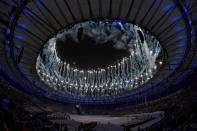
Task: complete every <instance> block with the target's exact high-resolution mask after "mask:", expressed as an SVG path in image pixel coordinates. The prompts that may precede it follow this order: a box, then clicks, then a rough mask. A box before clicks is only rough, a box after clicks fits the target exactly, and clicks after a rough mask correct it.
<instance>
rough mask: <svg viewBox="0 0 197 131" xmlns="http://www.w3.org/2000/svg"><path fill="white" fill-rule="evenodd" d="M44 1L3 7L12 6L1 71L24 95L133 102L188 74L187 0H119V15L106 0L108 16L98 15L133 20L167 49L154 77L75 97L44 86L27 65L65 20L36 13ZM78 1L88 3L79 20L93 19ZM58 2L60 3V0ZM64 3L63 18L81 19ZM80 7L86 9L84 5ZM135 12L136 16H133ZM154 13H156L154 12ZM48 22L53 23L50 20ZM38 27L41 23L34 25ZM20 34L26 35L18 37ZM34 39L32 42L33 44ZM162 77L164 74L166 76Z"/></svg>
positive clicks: (190, 27)
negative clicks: (128, 87)
mask: <svg viewBox="0 0 197 131" xmlns="http://www.w3.org/2000/svg"><path fill="white" fill-rule="evenodd" d="M110 1H111V0H110ZM61 2H63V1H61ZM129 2H130V3H129ZM149 2H150V1H149ZM48 3H50V2H42V1H41V0H35V1H28V0H27V1H24V2H21V3H16V2H14V3H12V4H10V5H11V6H10V8H11V9H10V8H9V10H10V11H11V10H12V13H11V15H10V16H9V20H8V21H9V24H8V25H7V26H6V29H5V30H6V31H5V36H6V38H5V41H4V47H3V49H4V53H5V54H4V57H5V58H6V59H4V61H5V62H4V63H5V64H4V63H3V64H2V67H1V71H3V72H4V74H5V75H7V76H9V79H11V80H12V81H13V82H14V83H15V84H18V85H19V87H20V89H22V90H24V91H26V92H27V93H29V94H33V95H36V96H37V97H43V96H44V98H49V99H52V100H56V101H61V102H62V101H64V102H71V103H73V102H79V103H84V104H100V103H104V104H109V103H113V102H114V101H116V102H130V103H136V102H137V101H138V100H139V99H141V97H140V98H139V94H140V96H143V97H144V96H146V97H148V98H150V99H155V98H157V97H156V96H157V95H155V96H154V95H152V94H157V93H158V92H160V93H161V92H162V93H164V94H165V93H166V92H167V91H168V89H170V87H171V85H174V84H175V81H178V80H180V79H181V77H180V76H182V75H183V76H184V75H185V73H188V72H187V71H186V70H185V69H186V67H188V66H190V65H192V62H193V61H192V60H193V58H194V53H195V51H196V44H195V42H196V38H195V35H194V34H196V25H195V23H194V22H193V17H192V12H191V10H192V8H190V6H189V5H190V4H188V3H189V2H188V3H185V2H183V1H176V0H171V1H170V4H169V3H168V2H166V1H159V3H157V1H154V0H153V1H151V2H150V4H148V3H146V2H144V3H143V2H142V1H141V2H139V1H134V0H133V1H126V3H124V2H123V3H122V4H120V9H123V8H122V7H121V5H122V6H125V10H123V11H122V14H126V15H124V16H123V15H122V14H121V13H119V14H117V15H116V16H113V15H114V14H113V13H112V12H116V11H117V9H115V8H114V7H112V4H114V3H113V2H112V1H111V2H110V4H109V5H110V6H109V15H106V14H108V13H106V14H105V12H104V11H103V12H101V13H100V14H101V16H100V17H107V18H117V16H118V18H122V19H126V20H127V21H131V22H130V23H136V25H139V26H140V27H142V28H143V29H146V30H149V31H150V32H153V34H155V36H156V37H157V38H158V39H159V41H160V44H161V45H162V46H163V47H164V48H165V49H166V51H167V52H168V59H166V60H165V61H164V64H163V66H162V68H161V69H159V71H158V73H157V74H156V75H155V77H153V78H152V79H151V80H150V81H149V82H148V83H146V84H145V85H143V86H142V87H141V88H139V89H135V90H132V91H130V92H128V93H123V94H120V95H118V96H112V97H110V96H107V97H106V96H101V97H91V96H90V97H80V96H75V95H72V94H67V93H65V92H61V91H55V90H53V89H51V88H48V86H46V84H44V83H43V82H42V81H40V79H39V77H38V76H37V75H36V70H35V69H32V65H33V67H34V68H35V61H36V58H37V56H38V53H39V51H40V49H41V48H42V44H43V43H45V42H46V41H47V40H48V39H49V38H52V37H53V36H54V35H55V34H57V32H58V31H59V30H60V29H62V27H65V25H62V23H59V20H57V19H53V20H52V19H50V20H49V21H47V20H48V18H49V16H50V17H52V18H54V15H53V13H52V14H51V12H50V13H49V12H48V13H47V14H46V16H44V17H43V14H42V13H44V12H45V11H46V10H47V9H48V8H47V7H50V6H51V5H50V4H48ZM71 3H72V2H71ZM191 3H192V2H191ZM45 4H46V5H45ZM83 4H84V5H88V7H89V8H87V9H89V12H90V15H89V16H88V15H87V14H85V13H84V14H83V15H82V16H83V17H82V20H83V19H86V20H87V19H90V18H99V16H96V15H95V14H93V13H92V12H93V11H92V7H91V4H90V2H89V0H88V2H87V3H83ZM79 5H80V4H79ZM98 5H99V4H98ZM144 5H146V7H147V8H143V10H144V11H145V12H141V10H140V9H141V8H142V7H143V6H144ZM53 6H54V5H53ZM59 6H61V4H60V3H59ZM66 6H67V9H68V10H67V11H69V12H70V15H69V16H71V17H68V18H71V19H73V21H74V22H75V21H81V18H79V17H78V16H77V15H76V14H77V13H76V12H75V13H73V12H72V10H71V7H69V6H71V5H70V4H69V3H66ZM102 6H103V5H102ZM132 6H136V7H138V8H132ZM99 7H101V5H99ZM79 9H80V8H79ZM107 9H108V8H107ZM126 9H128V10H126ZM134 9H136V10H134ZM160 9H161V10H160ZM39 10H40V12H39ZM83 10H86V8H84V9H83ZM112 10H113V11H112ZM54 11H55V10H54ZM119 11H120V10H119ZM38 12H39V13H38ZM106 12H108V11H106ZM123 12H124V13H123ZM140 12H141V15H142V17H140V16H138V14H139V13H140ZM155 12H157V13H155ZM158 12H159V13H160V15H157V14H158ZM57 14H60V13H57ZM78 14H80V13H78ZM41 16H42V17H41ZM47 17H48V18H47ZM57 17H58V16H57ZM57 17H55V18H57ZM46 21H47V22H46ZM54 21H55V22H54ZM73 21H72V20H71V21H70V22H68V23H69V24H73ZM24 22H25V23H28V25H29V26H30V25H31V26H30V27H27V26H25V24H23V23H24ZM30 23H31V24H30ZM32 23H33V25H32ZM50 23H55V24H52V25H51V24H50ZM41 26H42V28H39V27H41ZM58 26H59V27H58ZM57 27H58V28H57ZM35 28H36V29H37V30H36V29H35ZM30 29H31V30H30ZM54 30H55V31H54ZM18 34H20V35H18ZM21 36H23V37H21ZM24 37H28V38H27V39H25V40H24ZM24 41H25V42H24ZM32 41H33V42H32ZM35 42H36V43H38V44H35ZM39 43H40V44H39ZM18 49H19V50H20V49H24V53H23V55H22V58H21V59H20V61H18V59H16V56H18V55H17V54H18ZM168 78H170V80H169V79H168ZM178 78H179V79H178ZM172 83H173V84H172ZM162 93H161V94H162ZM153 96H154V97H153ZM159 96H160V95H158V97H159ZM138 102H139V101H138Z"/></svg>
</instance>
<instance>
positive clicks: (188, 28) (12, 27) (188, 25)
mask: <svg viewBox="0 0 197 131" xmlns="http://www.w3.org/2000/svg"><path fill="white" fill-rule="evenodd" d="M175 3H176V5H177V6H178V7H179V8H180V9H181V12H182V13H183V14H184V15H183V16H184V19H185V23H186V25H187V30H188V32H191V28H190V26H191V20H189V19H188V14H187V12H186V11H185V10H184V8H186V7H184V6H183V5H181V4H180V3H179V2H177V1H175ZM24 6H25V4H24ZM19 12H20V9H19ZM10 18H11V19H10V24H9V27H8V29H10V33H9V34H7V38H6V39H7V40H6V43H7V44H6V45H8V47H9V46H10V51H11V52H10V53H11V56H12V59H13V62H15V63H14V64H15V66H16V68H18V65H17V63H16V61H15V59H14V54H13V49H12V47H13V45H12V39H13V34H12V33H13V30H14V28H15V26H16V21H17V17H14V19H13V17H12V16H11V17H10ZM13 20H14V21H13ZM10 34H11V35H10ZM8 43H9V44H8ZM188 44H191V34H190V33H188ZM187 50H189V49H188V48H187ZM5 53H6V52H5ZM185 53H186V54H185V56H187V52H185ZM8 56H9V54H8ZM184 58H185V59H186V57H184ZM183 61H184V59H183ZM183 61H182V62H181V63H183ZM12 64H13V63H12ZM180 65H182V64H180ZM180 65H179V66H180ZM18 70H19V71H20V69H19V68H18ZM174 72H175V71H174ZM20 73H21V75H22V74H23V72H22V71H20ZM22 76H23V77H24V78H25V79H26V80H27V81H28V78H26V77H25V76H24V75H22ZM29 82H30V81H29ZM21 84H22V83H21ZM23 87H24V86H23ZM140 92H142V90H141V91H140ZM136 93H137V92H136ZM134 94H135V93H134ZM128 95H131V94H128ZM79 99H80V98H79ZM104 100H106V99H104ZM81 102H82V103H83V100H82V101H81ZM90 102H91V101H90ZM94 102H96V101H94ZM92 104H94V103H92Z"/></svg>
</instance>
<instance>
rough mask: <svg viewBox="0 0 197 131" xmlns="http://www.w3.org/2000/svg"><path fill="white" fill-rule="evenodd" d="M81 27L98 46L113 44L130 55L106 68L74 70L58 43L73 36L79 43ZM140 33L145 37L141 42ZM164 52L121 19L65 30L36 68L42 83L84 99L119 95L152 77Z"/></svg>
mask: <svg viewBox="0 0 197 131" xmlns="http://www.w3.org/2000/svg"><path fill="white" fill-rule="evenodd" d="M80 28H83V29H84V30H85V31H84V35H87V36H89V37H90V38H94V39H95V41H97V42H96V43H98V44H104V43H106V42H108V41H112V42H113V43H114V45H113V46H114V48H117V49H121V50H123V49H124V50H128V51H129V52H130V55H129V56H128V57H124V58H122V60H121V61H117V62H116V63H114V65H108V67H106V68H98V69H92V70H81V69H78V68H77V67H72V66H71V65H70V64H69V63H67V62H65V61H62V60H61V58H59V56H58V53H57V52H58V51H57V48H56V41H57V39H66V38H70V37H71V38H73V40H74V41H76V42H79V40H78V38H77V33H78V30H79V29H80ZM109 32H110V34H109ZM139 32H142V34H143V37H144V38H141V39H140V34H139ZM161 51H162V49H161V46H160V44H159V41H158V40H156V38H155V37H154V36H152V35H150V34H148V32H147V33H145V32H144V31H143V30H142V29H141V28H139V27H137V26H134V25H132V24H129V23H123V24H122V22H121V20H119V21H109V20H105V21H98V22H96V21H88V22H83V23H79V24H76V25H74V26H73V27H71V28H69V29H67V28H66V29H65V30H64V31H63V33H59V34H58V35H57V36H55V37H53V38H51V39H50V40H49V41H48V42H47V43H46V44H45V45H44V48H43V50H42V51H41V52H42V53H40V55H39V56H38V58H37V63H36V69H37V72H38V75H39V77H40V78H41V79H42V81H43V82H45V83H46V84H47V85H48V86H50V87H52V88H54V89H56V90H58V89H60V90H62V91H66V92H68V93H71V94H73V95H81V96H88V95H89V96H103V95H105V96H110V95H118V94H119V93H123V92H124V91H129V90H132V89H133V88H137V87H139V86H140V85H143V84H145V83H146V82H147V81H148V80H150V79H151V78H152V76H153V75H154V73H155V72H156V70H157V63H160V65H161V64H162V61H161V60H160V61H159V60H158V59H157V58H158V56H159V54H160V52H161ZM157 60H158V61H159V62H157ZM156 62H157V63H156Z"/></svg>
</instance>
